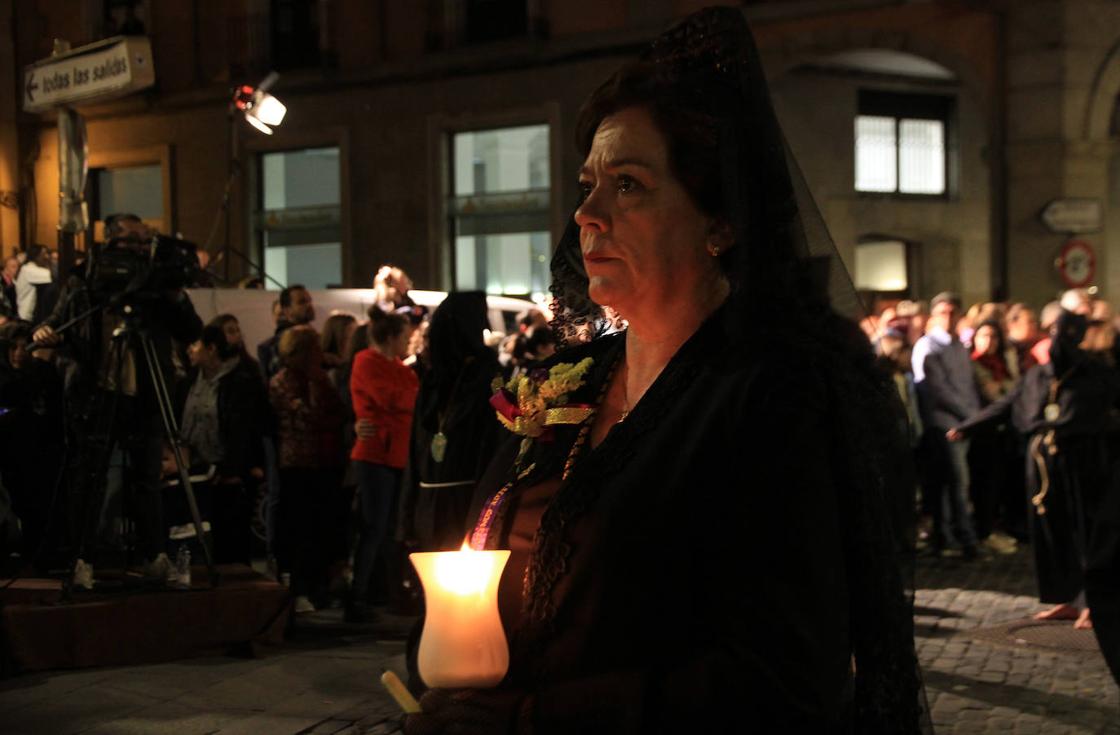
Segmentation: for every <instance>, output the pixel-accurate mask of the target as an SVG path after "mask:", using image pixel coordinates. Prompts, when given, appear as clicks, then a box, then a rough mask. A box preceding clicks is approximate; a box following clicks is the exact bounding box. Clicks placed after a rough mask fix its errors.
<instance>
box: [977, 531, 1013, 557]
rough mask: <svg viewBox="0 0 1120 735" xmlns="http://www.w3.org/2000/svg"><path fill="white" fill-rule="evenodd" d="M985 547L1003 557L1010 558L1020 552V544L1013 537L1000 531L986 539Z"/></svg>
mask: <svg viewBox="0 0 1120 735" xmlns="http://www.w3.org/2000/svg"><path fill="white" fill-rule="evenodd" d="M984 546H986V547H987V548H989V549H991V550H992V551H994V552H995V553H997V554H1000V555H1003V556H1009V555H1011V554H1014V553H1015V552H1016V551H1018V550H1019V542H1018V541H1016V540H1015V538H1014V537H1013V536H1008V535H1007V534H1005V533H1000V532H999V531H994V532H992V533H991V534H990V535H989V536H988V538H986V539H984Z"/></svg>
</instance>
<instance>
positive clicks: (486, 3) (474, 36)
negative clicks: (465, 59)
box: [463, 0, 529, 44]
mask: <svg viewBox="0 0 1120 735" xmlns="http://www.w3.org/2000/svg"><path fill="white" fill-rule="evenodd" d="M528 10H529V9H528V6H527V4H526V0H466V2H464V3H463V15H464V18H463V25H464V28H463V40H464V42H465V43H467V44H472V43H489V42H491V41H501V40H504V39H507V38H519V37H521V38H524V37H525V36H527V35H528V32H529V13H528Z"/></svg>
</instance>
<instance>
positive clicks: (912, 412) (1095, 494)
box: [862, 289, 1120, 628]
mask: <svg viewBox="0 0 1120 735" xmlns="http://www.w3.org/2000/svg"><path fill="white" fill-rule="evenodd" d="M862 326H863V328H864V331H865V332H866V333H867V335H868V337H869V338H870V339H871V340H872V343H873V344H874V346H875V350H876V354H877V355H878V359H879V361H880V363H881V364H882V365H883V367H884V368H885V369H886V370H888V371H889V372H890V373H891V374H892V375H893V377H894V380H895V382H896V385H897V387H898V392H899V396H900V398H901V400H902V402H903V404H904V405H905V406H906V409H907V417H908V428H909V432H908V434H909V436H910V439H911V444H912V446H913V449H914V453H915V458H916V463H917V466H918V468H919V476H920V498H921V500H920V508H921V511H922V514H923V516H924V518H925V520H926V524H925V527H924V528H923V531H922V545H923V546H924V547H925V548H926V549H927V550H928V551H929V553H931V554H935V555H939V556H948V557H961V558H963V559H964V560H966V561H973V560H981V561H982V560H983V559H984V558H985V557H986V556H988V555H991V554H1008V553H1014V552H1015V551H1016V549H1017V547H1018V545H1019V544H1023V543H1031V544H1032V545H1033V547H1034V555H1035V560H1036V569H1037V573H1038V583H1039V595H1040V599H1041V600H1042V601H1043V602H1044V603H1049V604H1052V605H1053V607H1051V608H1049V609H1048V610H1045V611H1043V612H1042V613H1040V614H1039V616H1038V617H1039V618H1040V619H1058V620H1064V619H1069V620H1073V621H1074V625H1075V626H1076V627H1078V628H1088V627H1091V626H1092V618H1091V613H1090V608H1089V606H1088V604H1087V601H1086V596H1085V588H1086V575H1089V576H1090V577H1091V574H1092V564H1093V558H1092V557H1093V550H1092V548H1091V547H1092V540H1091V537H1092V530H1093V524H1094V520H1095V516H1096V512H1095V511H1096V508H1097V507H1098V506H1099V505H1100V503H1102V502H1105V499H1106V497H1107V496H1108V495H1109V494H1110V493H1112V492H1115V491H1114V489H1112V486H1113V485H1114V484H1115V483H1114V480H1113V478H1112V476H1111V473H1110V467H1113V466H1116V465H1115V463H1116V462H1117V461H1120V434H1118V430H1120V425H1118V424H1117V418H1116V417H1117V409H1118V408H1120V405H1118V400H1120V344H1118V342H1117V332H1118V330H1120V319H1117V317H1116V315H1115V314H1114V312H1113V310H1112V307H1111V305H1110V304H1109V303H1108V302H1107V301H1105V300H1103V299H1100V298H1095V297H1094V296H1093V295H1091V294H1090V293H1089V291H1087V290H1084V289H1071V290H1068V291H1066V292H1065V293H1064V294H1062V296H1061V298H1060V299H1059V300H1058V301H1054V302H1051V303H1048V304H1046V305H1045V306H1043V307H1042V309H1041V310H1040V311H1036V310H1035V309H1034V308H1032V307H1031V306H1029V305H1027V304H1024V303H982V304H975V305H973V306H971V307H970V308H969V309H968V310H967V311H964V310H963V309H962V304H961V301H960V299H959V298H958V297H957V296H956V295H954V294H952V293H941V294H938V295H936V296H934V297H933V299H931V300H930V302H929V303H928V305H927V304H925V303H923V302H916V301H901V302H898V303H897V304H894V305H891V306H889V307H886V308H884V309H882V311H881V312H880V313H879V314H878V315H877V316H875V317H870V318H868V319H866V320H865V321H864V322H863V324H862Z"/></svg>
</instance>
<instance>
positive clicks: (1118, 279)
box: [0, 0, 1120, 304]
mask: <svg viewBox="0 0 1120 735" xmlns="http://www.w3.org/2000/svg"><path fill="white" fill-rule="evenodd" d="M711 3H712V0H707V1H706V2H695V1H693V0H566V1H565V2H560V1H559V0H516V1H511V0H424V1H420V0H414V1H406V0H231V1H229V2H218V1H217V0H196V1H195V2H178V1H172V0H100V1H94V0H75V1H74V2H57V1H55V2H51V1H50V0H29V1H28V2H13V1H12V0H7V1H6V2H0V90H6V91H0V238H2V243H3V247H4V249H5V250H6V251H7V250H11V249H12V248H13V247H15V246H16V245H17V244H20V243H23V244H26V243H30V242H43V243H46V244H53V243H54V242H55V240H56V239H57V224H58V178H59V177H58V152H57V130H56V128H57V126H56V120H55V116H54V115H52V114H40V115H30V114H27V113H24V112H22V110H21V107H22V104H21V103H22V100H23V95H24V94H25V91H26V90H24V88H23V87H24V78H23V69H24V68H25V66H26V65H27V64H29V63H32V62H33V61H36V60H38V59H42V58H45V57H48V56H49V55H50V54H51V50H52V41H53V39H54V38H64V39H66V40H67V41H69V42H70V43H71V44H73V45H74V46H80V45H83V44H86V43H90V42H92V41H95V40H98V39H100V38H104V37H107V36H111V35H114V34H117V33H120V32H122V31H124V32H131V33H141V34H143V35H146V36H147V37H148V38H149V39H150V40H151V44H152V48H153V56H154V62H155V68H156V79H157V82H156V85H155V86H154V87H153V88H151V89H148V90H145V91H142V92H137V93H134V94H132V95H129V96H127V97H125V98H122V99H118V100H114V101H111V102H103V103H97V104H92V105H87V106H83V107H81V108H80V111H81V112H82V114H83V117H84V118H85V121H86V126H87V136H88V148H89V166H90V172H89V176H88V182H89V183H88V185H87V190H86V192H87V199H88V202H89V205H90V215H91V219H92V220H93V224H92V225H91V230H90V233H89V235H88V236H87V239H88V237H97V236H99V230H98V229H97V220H98V219H99V218H100V217H103V216H105V215H106V214H108V213H110V212H112V211H120V210H132V211H137V212H138V213H140V214H141V215H142V216H144V217H145V218H146V219H149V220H151V221H152V222H153V223H154V224H156V225H157V226H159V227H160V228H161V229H162V230H163V231H165V232H179V233H182V235H183V236H184V237H186V238H187V239H190V240H192V241H195V242H198V243H201V244H204V245H205V246H206V247H207V249H208V251H209V252H210V253H211V256H212V258H214V259H217V260H218V263H217V264H216V265H215V266H214V270H215V271H216V272H217V273H219V274H221V275H225V276H227V277H228V279H229V280H231V281H234V280H236V279H237V278H239V277H241V276H243V275H245V274H247V273H251V272H252V271H253V269H254V266H263V267H264V268H265V269H266V270H267V271H268V273H269V274H270V275H271V276H272V277H273V278H274V279H275V280H276V281H277V282H279V283H289V282H301V281H302V282H307V283H308V284H309V285H313V286H320V287H322V286H328V285H345V286H365V285H368V283H369V281H370V278H371V277H372V274H373V273H374V272H375V270H376V268H377V266H378V265H380V264H381V263H384V262H393V263H396V264H398V265H400V266H402V267H404V268H405V269H406V270H407V271H409V273H410V274H411V275H412V276H413V279H414V280H415V282H416V283H417V286H418V287H428V288H439V289H450V288H485V289H487V290H490V291H494V292H503V293H509V294H518V295H523V294H538V293H541V292H542V291H544V290H546V288H547V261H548V256H549V253H550V250H551V246H552V243H553V242H555V240H556V239H557V238H558V236H559V234H560V232H561V231H562V229H563V227H564V224H565V222H566V221H567V218H568V217H569V216H570V210H571V208H572V206H573V204H574V202H575V200H576V195H577V186H576V175H575V172H576V171H577V169H578V167H579V165H580V163H581V161H580V160H579V155H578V153H577V152H576V150H575V147H574V144H573V142H572V141H573V126H574V122H575V118H576V115H577V112H578V110H579V106H580V104H581V102H582V100H583V99H584V98H585V97H586V96H587V95H588V93H589V92H590V91H591V90H592V89H593V88H594V87H595V85H596V84H598V83H599V82H600V81H601V80H602V79H604V78H605V77H606V76H607V75H608V74H609V73H610V72H611V71H612V70H613V69H614V68H616V67H617V66H618V65H619V64H620V63H621V62H622V61H624V60H625V59H627V58H630V57H632V56H633V55H634V54H635V53H636V52H637V51H638V50H639V49H640V48H641V47H642V45H643V44H644V43H645V42H647V41H648V40H649V39H650V38H652V37H653V36H654V35H656V33H657V32H658V31H659V30H661V29H663V28H664V27H665V26H667V25H668V24H670V23H671V22H672V21H673V20H674V19H676V18H679V17H683V16H684V15H685V14H687V13H688V12H691V11H692V10H695V9H697V8H699V7H702V6H703V5H707V4H711ZM737 5H740V6H741V7H742V9H743V12H744V13H745V15H746V16H747V18H748V20H749V21H750V22H751V24H752V27H753V29H754V32H755V35H756V38H757V40H758V43H759V46H760V48H761V50H762V53H763V57H764V63H765V67H766V73H767V75H768V77H769V81H770V84H771V88H772V91H773V93H774V98H775V104H776V107H777V110H778V114H779V118H780V120H781V122H782V124H783V128H784V130H785V132H786V135H787V138H788V142H789V145H790V147H791V149H792V150H793V151H794V153H795V154H796V156H797V158H798V160H799V162H800V164H801V167H802V170H803V173H804V176H805V178H806V181H807V183H808V184H809V186H810V189H811V190H812V192H813V194H814V196H815V198H816V201H817V204H818V206H819V208H820V211H821V214H822V215H823V217H824V219H825V221H826V223H827V224H828V226H829V229H830V231H831V233H832V235H833V237H834V239H835V241H836V244H837V247H838V248H839V249H840V252H841V253H842V255H843V256H844V258H845V261H846V262H847V264H848V266H849V269H850V270H851V271H852V272H853V275H854V277H855V279H856V281H857V285H858V286H860V287H862V288H865V289H867V290H871V291H875V292H878V293H880V294H881V295H883V296H884V297H891V296H901V295H908V296H911V297H917V298H928V297H929V296H931V295H932V294H933V293H936V292H937V291H941V290H945V289H953V290H957V291H960V292H961V293H962V294H963V296H964V297H965V299H966V300H967V301H970V302H972V301H981V300H987V299H990V298H993V297H994V298H1011V299H1015V300H1025V301H1028V302H1031V303H1035V304H1041V303H1042V302H1044V301H1047V300H1049V299H1051V298H1053V296H1054V295H1055V294H1056V293H1057V292H1058V291H1059V290H1061V289H1062V288H1063V287H1064V285H1065V283H1066V280H1063V272H1064V275H1065V278H1066V279H1071V278H1072V279H1073V281H1074V282H1076V281H1077V280H1078V279H1084V280H1086V283H1087V284H1088V285H1093V286H1096V287H1097V288H1098V289H1099V291H1100V292H1101V293H1102V294H1104V295H1106V296H1111V297H1112V298H1120V146H1118V145H1117V139H1118V134H1120V132H1118V120H1117V99H1118V93H1120V3H1115V2H1109V1H1107V0H1038V1H1035V0H1014V1H1013V0H1003V1H1000V0H990V1H988V2H964V1H963V0H961V1H952V0H937V1H934V0H929V1H926V2H913V1H910V2H900V1H894V2H881V1H874V0H832V1H828V0H788V1H782V0H771V1H769V2H744V3H737ZM270 70H276V71H278V72H279V73H280V79H279V81H278V82H277V83H276V85H275V86H274V87H273V88H272V90H271V92H272V93H273V94H275V95H276V96H277V97H278V98H280V99H282V101H283V102H284V103H285V104H286V105H287V108H288V110H287V116H286V118H285V120H284V122H283V124H282V125H281V126H279V127H278V128H277V129H276V130H275V132H274V134H273V135H271V136H266V135H262V134H260V133H258V132H257V131H256V130H254V129H253V128H251V127H249V126H248V125H246V124H245V122H244V121H243V120H242V119H241V117H240V116H239V115H231V114H230V105H229V102H230V99H231V96H232V91H233V89H234V88H235V87H237V86H238V85H241V84H250V85H252V84H255V83H256V82H257V81H258V80H260V79H261V78H262V77H264V76H265V74H266V73H268V72H269V71H270ZM227 186H228V192H229V196H228V203H227V199H226V191H227ZM1067 200H1072V204H1073V205H1075V207H1080V208H1081V209H1078V211H1080V212H1083V213H1084V212H1088V220H1086V221H1083V222H1080V224H1079V228H1080V229H1082V230H1085V231H1083V232H1080V233H1077V234H1074V233H1072V232H1069V231H1066V230H1063V229H1062V228H1063V227H1066V226H1067V225H1064V224H1062V223H1058V226H1056V227H1055V226H1048V225H1047V224H1046V223H1045V222H1044V221H1043V218H1042V217H1041V214H1042V212H1043V210H1044V209H1045V208H1046V207H1047V205H1048V204H1051V203H1052V202H1055V201H1057V202H1059V204H1063V203H1066V202H1067ZM1094 211H1096V212H1097V214H1098V216H1097V218H1096V219H1097V220H1099V221H1093V212H1094ZM1083 219H1084V218H1083ZM1051 225H1053V222H1052V223H1051ZM1072 239H1077V240H1080V241H1082V242H1084V243H1086V244H1087V245H1088V246H1089V250H1088V251H1089V252H1092V253H1093V255H1094V257H1095V261H1094V262H1093V263H1092V272H1091V274H1088V277H1086V276H1087V271H1086V268H1087V267H1088V264H1087V263H1086V262H1084V261H1082V262H1079V263H1074V264H1072V265H1071V264H1070V263H1067V262H1063V264H1064V265H1065V266H1066V267H1065V270H1064V271H1062V270H1060V269H1059V268H1058V267H1056V260H1057V259H1058V258H1059V257H1060V255H1061V254H1062V252H1063V248H1064V247H1065V246H1066V245H1067V243H1069V242H1070V241H1071V240H1072ZM1067 252H1068V248H1067ZM1084 252H1087V251H1085V250H1081V251H1080V253H1084ZM250 264H252V265H250ZM1074 266H1076V267H1074Z"/></svg>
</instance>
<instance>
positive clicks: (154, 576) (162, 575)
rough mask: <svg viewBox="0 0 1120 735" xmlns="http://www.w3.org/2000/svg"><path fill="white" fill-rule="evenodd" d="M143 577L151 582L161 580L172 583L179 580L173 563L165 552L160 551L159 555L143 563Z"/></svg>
mask: <svg viewBox="0 0 1120 735" xmlns="http://www.w3.org/2000/svg"><path fill="white" fill-rule="evenodd" d="M141 573H142V574H143V575H144V579H145V580H148V581H152V582H163V583H164V584H168V585H174V584H175V583H176V582H178V581H179V574H178V572H177V571H176V570H175V565H174V564H172V563H171V560H170V559H168V558H167V554H165V553H163V552H160V554H159V556H157V557H156V558H155V559H152V560H151V561H150V562H148V563H147V564H145V565H144V567H143V569H141Z"/></svg>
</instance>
